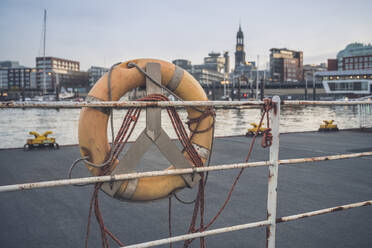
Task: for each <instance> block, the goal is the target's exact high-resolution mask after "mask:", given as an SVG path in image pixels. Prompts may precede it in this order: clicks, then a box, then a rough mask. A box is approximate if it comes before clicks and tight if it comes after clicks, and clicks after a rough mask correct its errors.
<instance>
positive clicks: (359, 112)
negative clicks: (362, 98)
mask: <svg viewBox="0 0 372 248" xmlns="http://www.w3.org/2000/svg"><path fill="white" fill-rule="evenodd" d="M361 118H362V115H361V109H360V104H358V121H359V128H360V129H362V120H361Z"/></svg>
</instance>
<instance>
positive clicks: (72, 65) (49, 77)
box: [36, 57, 80, 92]
mask: <svg viewBox="0 0 372 248" xmlns="http://www.w3.org/2000/svg"><path fill="white" fill-rule="evenodd" d="M36 70H37V74H36V87H37V89H39V90H43V91H45V92H54V91H55V89H56V87H57V79H58V78H62V77H63V75H64V74H71V73H73V72H79V71H80V63H79V62H77V61H72V60H67V59H61V58H55V57H37V58H36ZM57 74H58V76H57Z"/></svg>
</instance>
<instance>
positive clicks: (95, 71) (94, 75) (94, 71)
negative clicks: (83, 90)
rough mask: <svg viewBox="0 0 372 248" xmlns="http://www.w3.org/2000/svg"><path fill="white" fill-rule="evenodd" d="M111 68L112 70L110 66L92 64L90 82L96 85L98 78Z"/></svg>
mask: <svg viewBox="0 0 372 248" xmlns="http://www.w3.org/2000/svg"><path fill="white" fill-rule="evenodd" d="M109 70H110V69H109V68H105V67H99V66H91V67H90V68H89V69H88V74H89V84H90V85H94V84H95V83H96V82H97V81H98V79H100V78H101V77H102V76H103V75H104V74H105V73H106V72H108V71H109Z"/></svg>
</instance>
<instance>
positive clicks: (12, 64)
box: [0, 60, 19, 68]
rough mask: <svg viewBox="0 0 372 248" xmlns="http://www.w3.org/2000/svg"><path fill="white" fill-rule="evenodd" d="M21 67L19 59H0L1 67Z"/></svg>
mask: <svg viewBox="0 0 372 248" xmlns="http://www.w3.org/2000/svg"><path fill="white" fill-rule="evenodd" d="M15 67H19V62H18V61H10V60H7V61H0V68H15Z"/></svg>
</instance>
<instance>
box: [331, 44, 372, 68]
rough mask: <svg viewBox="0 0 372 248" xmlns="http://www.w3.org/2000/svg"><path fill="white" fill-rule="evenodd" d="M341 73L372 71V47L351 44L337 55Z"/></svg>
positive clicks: (369, 45)
mask: <svg viewBox="0 0 372 248" xmlns="http://www.w3.org/2000/svg"><path fill="white" fill-rule="evenodd" d="M337 62H338V63H337V65H338V70H339V71H346V70H367V69H372V45H371V44H368V45H364V44H362V43H351V44H349V45H347V46H346V48H345V49H344V50H341V51H340V52H338V53H337Z"/></svg>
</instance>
